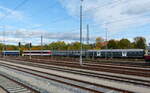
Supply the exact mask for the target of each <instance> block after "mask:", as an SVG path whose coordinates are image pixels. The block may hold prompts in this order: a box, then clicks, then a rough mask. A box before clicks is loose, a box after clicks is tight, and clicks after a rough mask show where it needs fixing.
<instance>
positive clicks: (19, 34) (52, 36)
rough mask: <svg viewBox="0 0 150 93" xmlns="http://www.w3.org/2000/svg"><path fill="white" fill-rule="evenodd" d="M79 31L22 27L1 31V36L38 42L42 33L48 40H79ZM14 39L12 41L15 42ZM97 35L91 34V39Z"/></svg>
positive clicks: (84, 37)
mask: <svg viewBox="0 0 150 93" xmlns="http://www.w3.org/2000/svg"><path fill="white" fill-rule="evenodd" d="M77 32H79V31H70V32H65V33H58V32H48V31H45V30H26V29H20V30H10V31H5V32H4V31H1V32H0V36H1V37H3V36H5V38H7V37H9V38H14V39H13V40H14V41H16V42H18V41H19V40H21V42H32V41H34V42H33V43H37V42H39V40H40V37H41V35H42V36H43V37H44V39H46V40H47V42H48V41H49V40H53V41H55V40H59V41H62V40H63V41H68V42H69V41H79V40H80V35H79V33H77ZM13 40H12V42H13ZM83 40H86V36H85V35H83ZM94 40H95V36H90V41H94ZM10 41H11V40H10Z"/></svg>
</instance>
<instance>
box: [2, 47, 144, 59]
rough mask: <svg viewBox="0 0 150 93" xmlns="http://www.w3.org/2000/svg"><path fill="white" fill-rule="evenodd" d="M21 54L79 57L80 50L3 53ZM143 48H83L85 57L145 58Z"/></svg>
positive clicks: (5, 52) (9, 52)
mask: <svg viewBox="0 0 150 93" xmlns="http://www.w3.org/2000/svg"><path fill="white" fill-rule="evenodd" d="M4 54H5V55H15V56H17V55H19V54H21V55H22V56H29V55H32V56H41V55H42V56H68V57H79V56H80V51H79V50H74V51H70V50H69V51H58V50H57V51H52V50H31V51H29V50H28V51H23V52H22V53H20V52H19V51H2V55H4ZM144 54H145V52H144V50H143V49H103V50H83V51H82V56H83V57H95V58H106V57H107V58H143V57H144Z"/></svg>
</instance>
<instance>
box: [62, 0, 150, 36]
mask: <svg viewBox="0 0 150 93" xmlns="http://www.w3.org/2000/svg"><path fill="white" fill-rule="evenodd" d="M60 3H61V4H62V5H63V6H64V7H65V8H66V10H67V11H68V12H69V14H71V15H72V16H77V15H79V5H80V0H69V2H68V0H60ZM149 6H150V0H84V3H83V10H84V12H83V13H84V14H88V15H89V16H90V17H91V19H92V20H94V21H95V23H96V24H98V25H100V26H101V27H103V28H105V27H106V26H105V23H108V24H107V28H108V31H110V32H112V33H116V32H121V31H125V30H126V29H128V28H134V27H139V26H142V25H145V24H149V23H150V17H149V15H150V7H149Z"/></svg>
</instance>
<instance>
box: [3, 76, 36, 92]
mask: <svg viewBox="0 0 150 93" xmlns="http://www.w3.org/2000/svg"><path fill="white" fill-rule="evenodd" d="M0 86H1V87H2V88H3V89H4V90H5V91H6V92H7V93H39V92H38V91H36V90H34V89H31V88H30V87H28V86H26V85H23V84H22V83H19V82H17V81H15V80H12V79H10V78H9V77H7V76H4V75H2V74H0Z"/></svg>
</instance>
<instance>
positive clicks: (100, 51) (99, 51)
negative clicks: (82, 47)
mask: <svg viewBox="0 0 150 93" xmlns="http://www.w3.org/2000/svg"><path fill="white" fill-rule="evenodd" d="M88 51H91V52H92V51H95V52H96V51H99V52H103V51H144V49H103V50H88Z"/></svg>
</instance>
